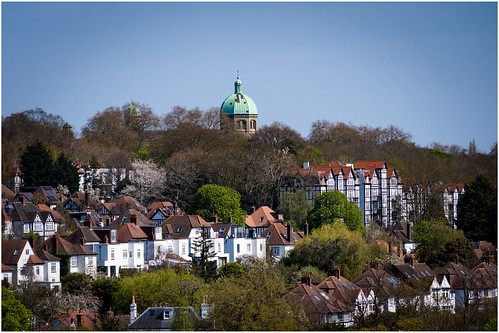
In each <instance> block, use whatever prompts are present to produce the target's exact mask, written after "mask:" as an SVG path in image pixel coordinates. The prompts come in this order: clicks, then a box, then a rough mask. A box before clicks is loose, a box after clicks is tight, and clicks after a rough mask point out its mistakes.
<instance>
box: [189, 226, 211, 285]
mask: <svg viewBox="0 0 499 333" xmlns="http://www.w3.org/2000/svg"><path fill="white" fill-rule="evenodd" d="M213 247H214V244H213V239H210V234H209V228H206V227H204V228H202V231H201V234H200V235H199V237H197V238H196V239H195V240H194V241H193V242H192V253H193V256H192V269H193V271H194V273H195V274H196V275H198V276H199V277H201V278H203V279H204V280H205V281H208V280H210V279H211V278H213V277H215V276H216V273H217V262H216V261H214V260H213V258H214V257H215V255H216V253H215V252H214V251H213Z"/></svg>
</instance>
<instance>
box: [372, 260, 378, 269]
mask: <svg viewBox="0 0 499 333" xmlns="http://www.w3.org/2000/svg"><path fill="white" fill-rule="evenodd" d="M370 267H371V268H374V269H378V262H377V261H376V260H373V261H371V264H370Z"/></svg>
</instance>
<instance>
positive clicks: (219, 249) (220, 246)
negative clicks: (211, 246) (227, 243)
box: [218, 243, 222, 252]
mask: <svg viewBox="0 0 499 333" xmlns="http://www.w3.org/2000/svg"><path fill="white" fill-rule="evenodd" d="M218 252H222V245H221V244H220V243H218Z"/></svg>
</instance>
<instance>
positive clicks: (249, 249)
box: [246, 244, 251, 252]
mask: <svg viewBox="0 0 499 333" xmlns="http://www.w3.org/2000/svg"><path fill="white" fill-rule="evenodd" d="M246 250H247V251H248V252H251V244H248V245H247V246H246Z"/></svg>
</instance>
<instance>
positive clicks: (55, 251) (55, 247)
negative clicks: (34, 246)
mask: <svg viewBox="0 0 499 333" xmlns="http://www.w3.org/2000/svg"><path fill="white" fill-rule="evenodd" d="M52 251H53V253H52V254H53V255H57V254H58V253H59V246H58V244H57V237H56V235H53V236H52Z"/></svg>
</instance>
